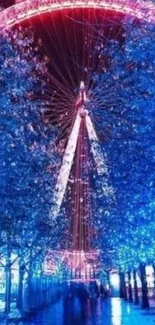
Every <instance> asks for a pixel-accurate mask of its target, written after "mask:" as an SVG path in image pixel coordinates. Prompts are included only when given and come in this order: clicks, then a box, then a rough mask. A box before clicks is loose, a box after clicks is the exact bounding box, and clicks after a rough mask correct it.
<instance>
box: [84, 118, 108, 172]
mask: <svg viewBox="0 0 155 325" xmlns="http://www.w3.org/2000/svg"><path fill="white" fill-rule="evenodd" d="M86 126H87V131H88V136H89V139H90V141H91V151H92V154H93V157H94V160H95V163H96V168H97V172H98V174H99V175H108V168H107V166H106V159H105V157H104V156H103V154H102V152H101V149H100V145H99V141H98V137H97V134H96V131H95V129H94V126H93V123H92V121H91V118H90V116H89V115H87V116H86Z"/></svg>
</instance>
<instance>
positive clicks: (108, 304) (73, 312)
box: [11, 298, 155, 325]
mask: <svg viewBox="0 0 155 325" xmlns="http://www.w3.org/2000/svg"><path fill="white" fill-rule="evenodd" d="M22 324H23V323H21V322H20V325H22ZM11 325H12V324H11ZM24 325H155V308H151V309H150V310H145V311H143V310H141V309H140V307H139V306H134V305H133V304H129V303H126V302H124V301H122V300H120V299H119V298H111V299H108V300H102V299H98V301H94V302H93V301H90V300H88V301H87V303H86V305H85V306H83V305H82V304H81V303H80V302H79V301H78V299H75V300H74V302H70V303H67V302H66V303H64V302H63V301H62V300H61V301H59V302H58V303H57V304H55V305H53V306H52V307H50V308H48V309H46V310H44V312H42V313H41V314H40V315H38V316H37V317H36V318H34V319H33V321H31V322H26V323H24Z"/></svg>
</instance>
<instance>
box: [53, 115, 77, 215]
mask: <svg viewBox="0 0 155 325" xmlns="http://www.w3.org/2000/svg"><path fill="white" fill-rule="evenodd" d="M80 123H81V118H80V115H79V113H77V116H76V119H75V122H74V126H73V129H72V131H71V135H70V137H69V140H68V144H67V147H66V150H65V154H64V157H63V160H62V165H61V168H60V172H59V176H58V179H57V184H56V189H55V193H54V198H53V202H54V206H53V208H52V209H51V212H50V217H51V218H53V219H55V218H56V217H57V215H58V213H59V212H60V208H61V204H62V201H63V198H64V195H65V191H66V187H67V183H68V178H69V174H70V171H71V167H72V163H73V158H74V155H75V150H76V146H77V139H78V134H79V129H80Z"/></svg>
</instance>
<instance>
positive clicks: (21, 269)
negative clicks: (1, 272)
mask: <svg viewBox="0 0 155 325" xmlns="http://www.w3.org/2000/svg"><path fill="white" fill-rule="evenodd" d="M24 274H25V267H24V265H20V267H19V283H18V298H17V308H18V309H19V310H22V309H23V281H24Z"/></svg>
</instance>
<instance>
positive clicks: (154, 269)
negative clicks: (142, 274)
mask: <svg viewBox="0 0 155 325" xmlns="http://www.w3.org/2000/svg"><path fill="white" fill-rule="evenodd" d="M152 267H153V297H154V298H155V264H153V265H152Z"/></svg>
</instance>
